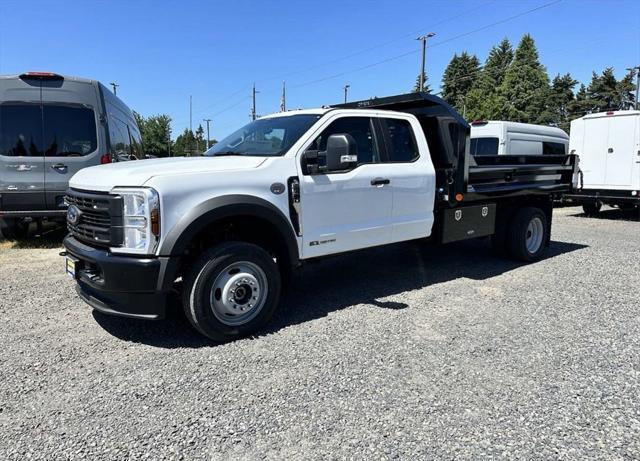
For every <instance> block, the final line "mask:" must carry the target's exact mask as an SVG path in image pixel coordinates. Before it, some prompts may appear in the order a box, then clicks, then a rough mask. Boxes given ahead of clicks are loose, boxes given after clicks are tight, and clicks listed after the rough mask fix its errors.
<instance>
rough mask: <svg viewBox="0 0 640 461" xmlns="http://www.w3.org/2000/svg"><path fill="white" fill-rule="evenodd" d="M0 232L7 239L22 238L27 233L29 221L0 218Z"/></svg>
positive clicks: (25, 236)
mask: <svg viewBox="0 0 640 461" xmlns="http://www.w3.org/2000/svg"><path fill="white" fill-rule="evenodd" d="M0 232H2V236H3V237H4V238H5V239H7V240H24V239H26V238H27V236H28V235H29V223H25V222H22V221H20V220H18V219H11V218H8V219H0Z"/></svg>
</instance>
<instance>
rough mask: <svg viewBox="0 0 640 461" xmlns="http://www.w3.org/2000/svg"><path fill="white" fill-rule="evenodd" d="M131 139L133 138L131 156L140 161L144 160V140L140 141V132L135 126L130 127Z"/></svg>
mask: <svg viewBox="0 0 640 461" xmlns="http://www.w3.org/2000/svg"><path fill="white" fill-rule="evenodd" d="M129 137H130V138H131V154H132V155H133V156H134V157H135V158H137V159H138V160H141V159H143V158H144V153H143V152H142V140H141V139H140V132H139V131H138V129H137V128H136V127H135V126H132V125H129Z"/></svg>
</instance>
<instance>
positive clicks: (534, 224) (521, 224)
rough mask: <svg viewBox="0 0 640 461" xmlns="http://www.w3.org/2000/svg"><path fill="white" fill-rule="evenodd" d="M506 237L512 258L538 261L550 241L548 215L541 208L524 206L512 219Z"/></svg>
mask: <svg viewBox="0 0 640 461" xmlns="http://www.w3.org/2000/svg"><path fill="white" fill-rule="evenodd" d="M506 237H507V251H508V254H509V256H510V257H511V258H513V259H517V260H519V261H525V262H532V261H537V260H539V259H540V258H541V257H542V254H543V253H544V251H545V248H546V246H547V242H548V241H549V225H548V223H547V217H546V216H545V214H544V212H543V211H542V210H541V209H540V208H535V207H526V208H522V209H521V210H519V211H518V212H517V213H516V214H515V215H514V216H513V219H511V221H510V223H509V226H508V229H507V233H506Z"/></svg>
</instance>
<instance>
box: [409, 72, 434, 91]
mask: <svg viewBox="0 0 640 461" xmlns="http://www.w3.org/2000/svg"><path fill="white" fill-rule="evenodd" d="M422 76H423V77H424V78H423V80H422V82H423V85H422V89H420V74H418V76H417V77H416V84H415V85H413V89H412V90H411V92H412V93H419V92H420V91H422V92H424V93H431V87H430V86H429V83H428V82H427V74H425V73H424V72H423V73H422Z"/></svg>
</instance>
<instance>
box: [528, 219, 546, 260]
mask: <svg viewBox="0 0 640 461" xmlns="http://www.w3.org/2000/svg"><path fill="white" fill-rule="evenodd" d="M543 239H544V224H543V222H542V219H540V218H538V217H534V218H533V219H532V220H531V221H530V222H529V225H528V226H527V239H526V245H527V251H528V252H529V253H531V254H534V253H536V252H537V251H538V250H539V249H540V247H541V246H542V240H543Z"/></svg>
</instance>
